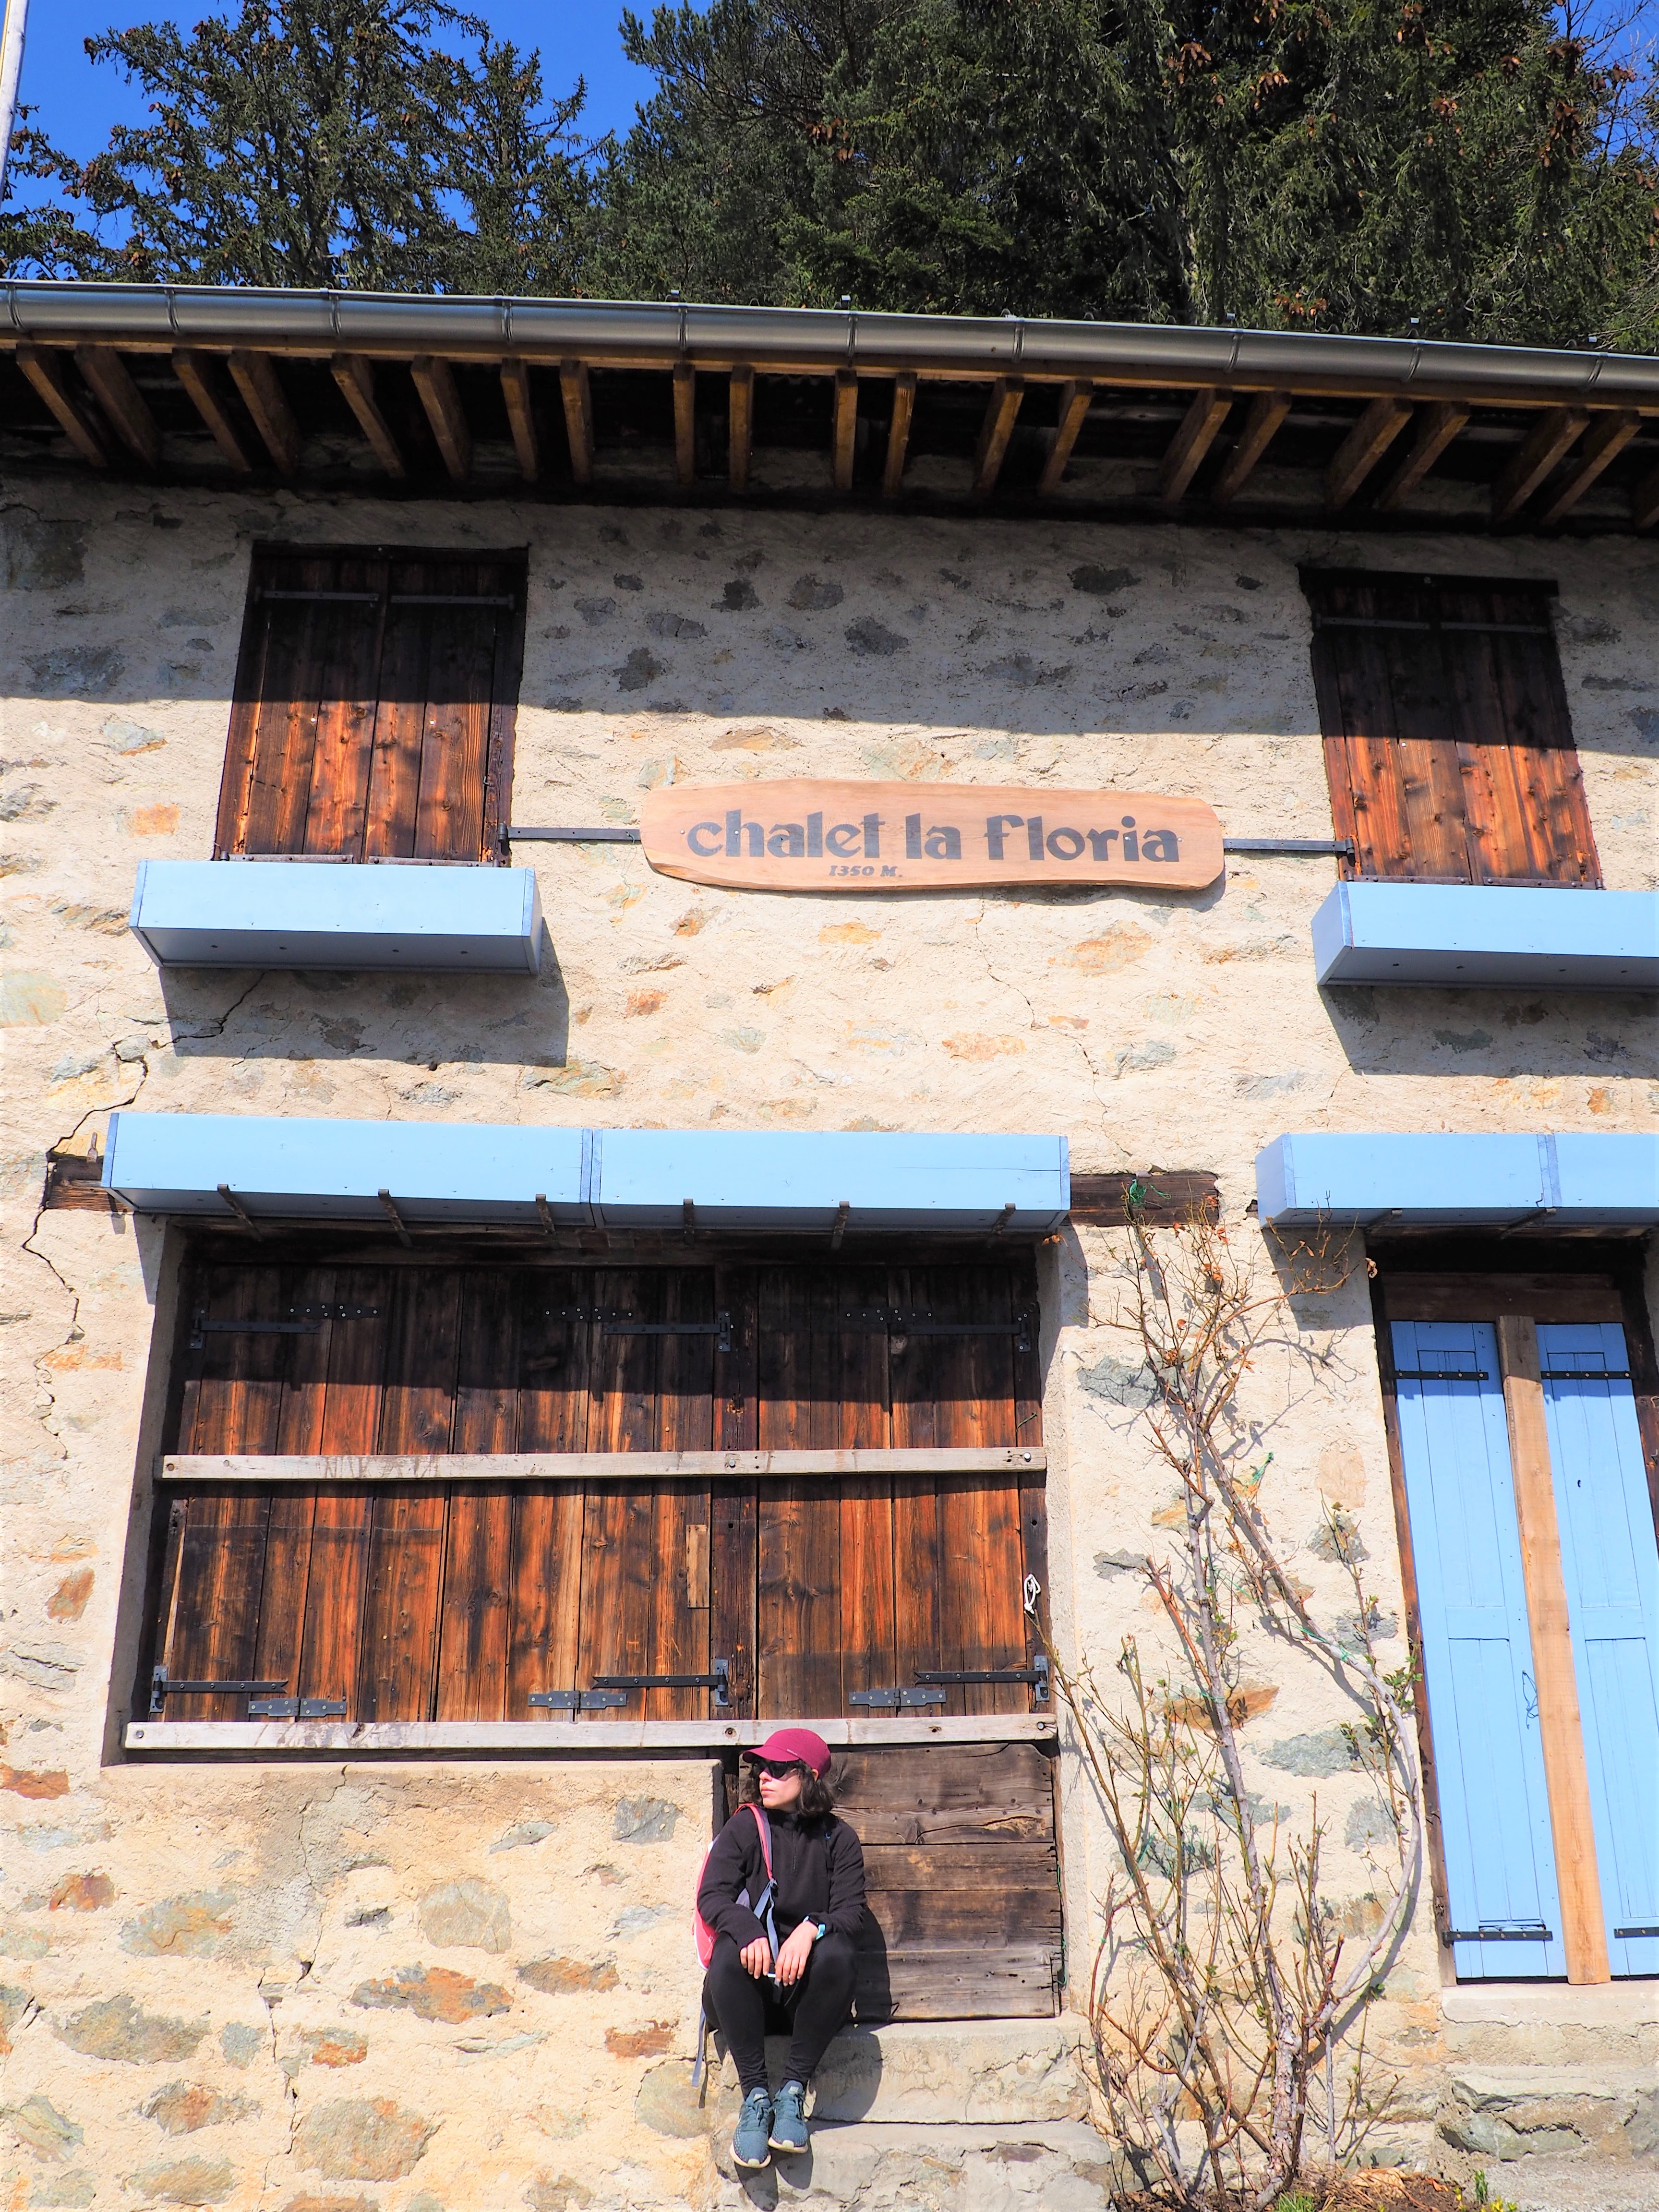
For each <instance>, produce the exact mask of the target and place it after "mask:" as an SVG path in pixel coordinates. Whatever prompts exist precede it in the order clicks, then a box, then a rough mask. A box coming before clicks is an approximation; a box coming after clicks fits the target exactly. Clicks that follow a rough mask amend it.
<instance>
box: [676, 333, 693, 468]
mask: <svg viewBox="0 0 1659 2212" xmlns="http://www.w3.org/2000/svg"><path fill="white" fill-rule="evenodd" d="M674 481H675V483H677V484H678V486H679V487H680V489H681V490H682V491H689V490H690V488H691V486H692V485H693V484H694V483H696V481H697V372H696V369H695V368H692V366H691V364H690V362H689V361H677V362H675V363H674Z"/></svg>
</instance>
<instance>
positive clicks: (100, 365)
mask: <svg viewBox="0 0 1659 2212" xmlns="http://www.w3.org/2000/svg"><path fill="white" fill-rule="evenodd" d="M75 366H76V368H78V369H79V370H80V372H81V374H82V376H83V377H84V378H85V380H86V382H87V386H88V389H89V390H90V392H92V395H93V397H94V398H95V399H96V400H97V402H98V404H99V405H100V407H101V408H102V409H103V410H104V417H105V420H106V422H108V424H109V426H110V428H111V429H112V430H113V431H114V433H115V435H116V436H117V437H118V439H119V440H120V441H121V443H122V444H123V445H124V446H125V447H126V449H127V451H128V452H129V453H131V454H132V455H133V456H134V457H135V458H136V459H138V460H141V461H142V462H143V465H144V466H145V467H146V468H147V469H153V468H155V466H156V465H157V464H158V462H159V461H160V460H161V432H160V431H159V430H158V429H157V428H156V427H155V416H153V415H152V414H151V413H150V411H149V407H148V406H147V405H146V404H145V401H144V396H143V392H140V391H139V389H138V387H137V385H136V384H135V383H134V382H133V380H132V378H131V375H130V374H128V371H127V365H126V363H125V362H124V361H123V360H122V358H121V356H120V355H119V354H118V353H117V352H116V350H115V349H114V347H113V346H99V345H79V346H76V349H75Z"/></svg>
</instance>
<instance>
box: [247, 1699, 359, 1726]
mask: <svg viewBox="0 0 1659 2212" xmlns="http://www.w3.org/2000/svg"><path fill="white" fill-rule="evenodd" d="M345 1709H346V1701H345V1699H343V1698H250V1699H248V1701H247V1711H248V1718H249V1719H250V1720H256V1721H331V1720H343V1719H344V1718H345Z"/></svg>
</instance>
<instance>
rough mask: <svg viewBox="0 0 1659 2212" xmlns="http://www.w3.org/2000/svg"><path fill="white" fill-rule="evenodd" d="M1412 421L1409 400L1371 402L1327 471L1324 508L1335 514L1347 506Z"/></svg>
mask: <svg viewBox="0 0 1659 2212" xmlns="http://www.w3.org/2000/svg"><path fill="white" fill-rule="evenodd" d="M1411 419H1412V403H1411V401H1410V400H1409V399H1373V400H1372V402H1371V404H1370V406H1369V407H1368V408H1367V409H1366V410H1365V411H1364V414H1363V415H1362V416H1360V418H1359V420H1358V422H1356V423H1355V424H1354V426H1353V428H1352V430H1350V431H1349V433H1348V435H1347V436H1346V438H1345V439H1344V440H1343V441H1342V443H1341V444H1340V446H1339V447H1337V449H1336V453H1335V456H1334V459H1333V460H1332V462H1331V465H1330V466H1329V468H1328V469H1327V470H1326V471H1325V504H1326V506H1327V507H1329V508H1330V510H1331V512H1332V513H1337V512H1338V511H1339V510H1340V509H1341V508H1342V507H1346V505H1347V503H1348V501H1350V500H1351V499H1352V497H1353V495H1354V494H1355V493H1356V492H1357V491H1358V489H1359V487H1360V485H1361V484H1363V483H1364V481H1365V479H1366V477H1368V476H1369V475H1370V472H1371V471H1372V470H1373V469H1374V468H1375V467H1376V465H1377V463H1378V462H1379V461H1380V460H1381V459H1382V458H1383V454H1384V453H1387V452H1388V450H1389V447H1390V446H1391V445H1393V443H1394V441H1395V439H1396V438H1397V437H1398V436H1399V435H1400V433H1401V431H1402V430H1403V429H1404V428H1405V427H1406V425H1407V422H1410V421H1411Z"/></svg>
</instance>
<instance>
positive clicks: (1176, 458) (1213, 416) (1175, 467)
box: [1158, 384, 1233, 507]
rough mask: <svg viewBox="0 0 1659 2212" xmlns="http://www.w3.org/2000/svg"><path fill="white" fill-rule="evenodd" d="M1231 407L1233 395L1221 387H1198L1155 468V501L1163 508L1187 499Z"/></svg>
mask: <svg viewBox="0 0 1659 2212" xmlns="http://www.w3.org/2000/svg"><path fill="white" fill-rule="evenodd" d="M1232 404H1233V393H1232V391H1231V387H1230V386H1226V385H1225V384H1206V385H1200V387H1199V389H1198V390H1197V391H1196V392H1194V394H1193V397H1192V402H1191V404H1190V405H1189V406H1188V410H1187V412H1186V414H1185V415H1184V416H1182V422H1181V428H1179V429H1178V430H1177V431H1176V434H1175V435H1174V437H1173V438H1171V439H1170V444H1169V447H1168V450H1167V451H1166V452H1165V453H1164V459H1163V460H1162V461H1161V462H1160V463H1159V465H1158V497H1159V498H1160V499H1161V500H1163V501H1164V504H1165V505H1166V506H1168V507H1173V506H1175V505H1176V501H1179V500H1181V499H1182V498H1183V497H1184V496H1185V495H1186V490H1187V487H1188V484H1189V483H1191V482H1192V480H1193V478H1194V476H1196V475H1197V473H1198V465H1199V463H1200V461H1201V460H1202V459H1204V456H1205V454H1206V453H1208V452H1209V450H1210V447H1211V445H1212V443H1213V441H1214V439H1215V435H1216V432H1217V431H1218V429H1219V428H1221V426H1222V424H1223V423H1224V422H1225V421H1226V419H1227V410H1228V409H1229V408H1230V407H1231V405H1232Z"/></svg>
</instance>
